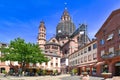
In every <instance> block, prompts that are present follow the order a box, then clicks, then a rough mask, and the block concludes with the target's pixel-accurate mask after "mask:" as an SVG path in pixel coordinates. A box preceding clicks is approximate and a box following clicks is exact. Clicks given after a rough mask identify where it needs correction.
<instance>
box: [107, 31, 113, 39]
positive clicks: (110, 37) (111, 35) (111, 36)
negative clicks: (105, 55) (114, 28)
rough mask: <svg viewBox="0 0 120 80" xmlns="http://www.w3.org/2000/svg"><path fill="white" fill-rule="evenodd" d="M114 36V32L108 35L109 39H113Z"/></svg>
mask: <svg viewBox="0 0 120 80" xmlns="http://www.w3.org/2000/svg"><path fill="white" fill-rule="evenodd" d="M112 38H113V33H112V34H110V35H108V38H107V41H109V40H111V39H112Z"/></svg>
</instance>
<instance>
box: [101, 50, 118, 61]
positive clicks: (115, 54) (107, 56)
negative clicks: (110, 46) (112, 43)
mask: <svg viewBox="0 0 120 80" xmlns="http://www.w3.org/2000/svg"><path fill="white" fill-rule="evenodd" d="M116 56H120V50H119V51H115V52H114V53H109V54H104V55H102V56H101V58H103V59H109V58H113V57H116Z"/></svg>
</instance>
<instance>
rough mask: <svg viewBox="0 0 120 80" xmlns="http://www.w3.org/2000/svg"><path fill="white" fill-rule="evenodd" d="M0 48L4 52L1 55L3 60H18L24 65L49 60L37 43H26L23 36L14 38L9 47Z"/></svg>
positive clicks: (0, 58)
mask: <svg viewBox="0 0 120 80" xmlns="http://www.w3.org/2000/svg"><path fill="white" fill-rule="evenodd" d="M0 50H1V52H2V53H3V55H2V56H1V57H0V60H1V61H8V60H10V61H18V63H20V64H21V66H22V67H24V66H25V64H28V63H34V64H35V63H40V64H41V63H42V62H48V61H49V59H48V58H47V57H45V55H44V54H43V53H42V50H41V49H40V48H39V46H38V45H37V44H34V43H26V42H25V40H24V39H21V38H16V39H14V40H13V41H11V42H10V44H9V46H8V47H7V48H5V47H1V48H0Z"/></svg>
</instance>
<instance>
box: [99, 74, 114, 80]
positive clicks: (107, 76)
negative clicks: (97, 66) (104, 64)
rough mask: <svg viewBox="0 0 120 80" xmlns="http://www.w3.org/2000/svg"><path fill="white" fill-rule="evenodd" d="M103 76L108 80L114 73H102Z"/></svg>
mask: <svg viewBox="0 0 120 80" xmlns="http://www.w3.org/2000/svg"><path fill="white" fill-rule="evenodd" d="M101 75H102V76H103V77H104V79H106V78H110V77H111V75H112V73H102V74H101Z"/></svg>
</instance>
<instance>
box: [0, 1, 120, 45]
mask: <svg viewBox="0 0 120 80" xmlns="http://www.w3.org/2000/svg"><path fill="white" fill-rule="evenodd" d="M65 2H66V3H67V8H68V11H69V13H70V15H71V18H72V20H73V22H74V23H75V25H76V27H78V25H79V24H81V23H86V24H87V25H88V35H89V37H90V38H93V37H94V35H95V33H96V32H97V31H98V30H99V28H100V27H101V26H102V24H103V23H104V22H105V20H106V19H107V17H108V16H109V15H110V13H111V12H112V11H113V10H116V9H118V8H120V0H0V42H5V43H9V41H10V40H13V39H15V38H17V37H21V38H23V39H25V40H26V41H27V42H32V43H36V41H37V35H38V26H39V24H40V21H41V20H44V21H45V25H46V28H47V40H48V39H50V37H52V36H53V35H54V34H55V33H56V26H57V24H58V22H59V21H60V18H61V15H62V13H63V11H64V7H65V5H64V3H65Z"/></svg>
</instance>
